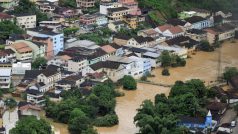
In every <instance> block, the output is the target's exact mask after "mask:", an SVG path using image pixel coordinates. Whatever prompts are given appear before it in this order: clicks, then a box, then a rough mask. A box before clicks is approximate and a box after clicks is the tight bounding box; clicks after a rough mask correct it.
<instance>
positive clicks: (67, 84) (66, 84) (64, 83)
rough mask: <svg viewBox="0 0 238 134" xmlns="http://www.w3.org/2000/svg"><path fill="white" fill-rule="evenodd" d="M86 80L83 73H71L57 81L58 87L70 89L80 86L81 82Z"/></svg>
mask: <svg viewBox="0 0 238 134" xmlns="http://www.w3.org/2000/svg"><path fill="white" fill-rule="evenodd" d="M83 82H84V77H83V76H82V75H81V74H78V75H71V76H68V77H66V78H63V79H62V80H60V81H58V82H56V85H55V86H56V87H57V88H60V89H63V90H70V89H73V88H79V87H80V84H82V83H83Z"/></svg>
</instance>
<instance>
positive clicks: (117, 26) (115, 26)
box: [108, 21, 128, 32]
mask: <svg viewBox="0 0 238 134" xmlns="http://www.w3.org/2000/svg"><path fill="white" fill-rule="evenodd" d="M108 28H109V29H110V30H112V31H114V32H118V31H120V30H121V29H126V28H128V27H127V24H126V23H125V22H123V21H115V22H109V24H108Z"/></svg>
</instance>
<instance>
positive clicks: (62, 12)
mask: <svg viewBox="0 0 238 134" xmlns="http://www.w3.org/2000/svg"><path fill="white" fill-rule="evenodd" d="M79 14H80V10H78V9H73V8H68V7H59V6H57V7H56V8H55V10H54V11H53V16H57V17H59V18H62V19H71V18H78V17H79ZM53 21H54V20H53Z"/></svg>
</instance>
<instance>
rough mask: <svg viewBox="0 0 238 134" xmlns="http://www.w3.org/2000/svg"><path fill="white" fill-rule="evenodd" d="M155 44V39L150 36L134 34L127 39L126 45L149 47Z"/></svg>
mask: <svg viewBox="0 0 238 134" xmlns="http://www.w3.org/2000/svg"><path fill="white" fill-rule="evenodd" d="M155 44H156V42H155V40H154V39H153V38H151V37H143V36H136V37H132V38H131V39H129V40H128V41H127V46H131V47H138V48H141V47H151V46H154V45H155Z"/></svg>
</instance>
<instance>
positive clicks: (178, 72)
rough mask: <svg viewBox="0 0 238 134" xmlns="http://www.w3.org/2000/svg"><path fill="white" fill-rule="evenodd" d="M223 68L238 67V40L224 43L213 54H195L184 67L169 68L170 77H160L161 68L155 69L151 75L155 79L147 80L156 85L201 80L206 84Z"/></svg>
mask: <svg viewBox="0 0 238 134" xmlns="http://www.w3.org/2000/svg"><path fill="white" fill-rule="evenodd" d="M219 52H221V60H220V61H221V62H220V67H221V69H220V70H221V71H220V73H218V70H219V69H218V66H219V62H218V61H219V60H218V59H219V58H218V57H219ZM225 67H238V40H237V41H236V43H231V41H227V42H225V43H224V44H223V45H222V47H221V48H220V51H219V49H217V50H216V51H214V52H196V54H195V55H192V56H191V58H189V59H187V64H186V66H185V67H177V68H170V69H169V71H170V76H162V75H161V72H162V68H158V69H155V70H154V71H153V72H152V74H154V75H156V77H155V78H150V79H149V80H151V81H153V82H158V83H165V84H173V83H174V82H175V81H177V80H182V81H186V80H190V79H194V78H197V79H201V80H203V81H205V82H206V84H208V83H209V82H211V81H215V80H216V79H217V78H218V74H222V70H224V68H225Z"/></svg>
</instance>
